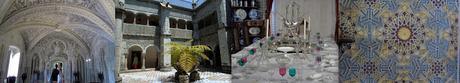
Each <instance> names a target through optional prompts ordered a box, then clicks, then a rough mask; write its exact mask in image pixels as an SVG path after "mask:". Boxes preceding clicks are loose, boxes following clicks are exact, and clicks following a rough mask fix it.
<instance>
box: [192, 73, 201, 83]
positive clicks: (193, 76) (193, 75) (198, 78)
mask: <svg viewBox="0 0 460 83" xmlns="http://www.w3.org/2000/svg"><path fill="white" fill-rule="evenodd" d="M189 79H190V82H194V81H197V80H200V73H198V71H192V73H190V78H189Z"/></svg>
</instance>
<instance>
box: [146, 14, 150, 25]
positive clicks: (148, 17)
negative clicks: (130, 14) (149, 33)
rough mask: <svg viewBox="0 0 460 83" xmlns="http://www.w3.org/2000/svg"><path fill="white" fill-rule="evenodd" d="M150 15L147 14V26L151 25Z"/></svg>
mask: <svg viewBox="0 0 460 83" xmlns="http://www.w3.org/2000/svg"><path fill="white" fill-rule="evenodd" d="M149 21H150V15H147V26H150V22H149Z"/></svg>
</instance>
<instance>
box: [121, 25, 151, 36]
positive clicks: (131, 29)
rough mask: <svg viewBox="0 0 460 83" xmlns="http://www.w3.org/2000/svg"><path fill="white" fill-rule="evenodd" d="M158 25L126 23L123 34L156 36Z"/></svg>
mask: <svg viewBox="0 0 460 83" xmlns="http://www.w3.org/2000/svg"><path fill="white" fill-rule="evenodd" d="M156 28H157V27H156V26H147V25H139V24H130V23H124V25H123V35H134V36H155V29H156Z"/></svg>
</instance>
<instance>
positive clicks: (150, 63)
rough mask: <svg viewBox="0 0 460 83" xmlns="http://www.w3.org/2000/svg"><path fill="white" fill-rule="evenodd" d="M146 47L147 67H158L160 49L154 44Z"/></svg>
mask: <svg viewBox="0 0 460 83" xmlns="http://www.w3.org/2000/svg"><path fill="white" fill-rule="evenodd" d="M146 48H147V49H145V50H146V51H145V52H146V54H145V67H146V68H158V66H159V65H158V62H159V60H158V59H159V55H160V53H159V52H160V50H159V49H158V47H156V46H154V45H149V46H147V47H146Z"/></svg>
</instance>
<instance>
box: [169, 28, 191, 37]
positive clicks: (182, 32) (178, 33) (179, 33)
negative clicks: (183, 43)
mask: <svg viewBox="0 0 460 83" xmlns="http://www.w3.org/2000/svg"><path fill="white" fill-rule="evenodd" d="M170 30H171V34H172V37H173V38H183V39H192V34H193V31H192V30H187V29H178V28H171V29H170Z"/></svg>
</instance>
